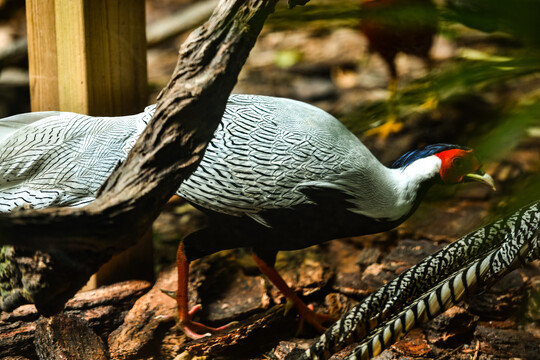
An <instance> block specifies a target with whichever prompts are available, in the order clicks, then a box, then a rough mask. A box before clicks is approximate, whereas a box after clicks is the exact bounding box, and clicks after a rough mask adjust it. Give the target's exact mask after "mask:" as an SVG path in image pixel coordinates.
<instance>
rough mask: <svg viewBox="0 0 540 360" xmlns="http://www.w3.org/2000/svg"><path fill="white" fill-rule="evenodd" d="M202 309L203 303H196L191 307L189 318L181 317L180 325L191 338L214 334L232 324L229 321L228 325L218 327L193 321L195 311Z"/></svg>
mask: <svg viewBox="0 0 540 360" xmlns="http://www.w3.org/2000/svg"><path fill="white" fill-rule="evenodd" d="M201 309H202V306H201V305H195V306H194V307H192V308H191V310H189V312H188V318H187V319H180V321H179V325H180V328H181V329H182V331H183V332H184V333H185V334H186V335H187V336H188V337H190V338H192V339H200V338H203V337H205V336H210V335H212V334H215V333H217V332H220V331H223V330H226V329H227V328H229V327H230V326H231V324H232V323H229V324H227V325H223V326H220V327H217V328H213V327H210V326H206V325H204V324H201V323H198V322H195V321H192V320H191V318H192V317H193V315H195V313H197V312H198V311H200V310H201Z"/></svg>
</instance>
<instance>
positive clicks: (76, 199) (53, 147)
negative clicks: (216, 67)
mask: <svg viewBox="0 0 540 360" xmlns="http://www.w3.org/2000/svg"><path fill="white" fill-rule="evenodd" d="M154 111H155V106H149V107H147V108H146V109H145V111H144V112H143V113H140V114H136V115H132V116H124V117H115V118H111V117H91V116H86V115H80V114H74V113H66V112H38V113H29V114H21V115H16V116H12V117H9V118H5V119H1V120H0V174H2V178H1V179H0V212H7V211H11V210H13V209H15V208H17V207H21V206H30V207H33V208H44V207H49V206H81V205H84V204H87V203H89V202H91V201H92V200H94V198H95V194H96V192H97V190H98V189H99V187H100V186H101V184H102V183H103V182H104V181H105V179H106V178H107V177H108V176H109V175H110V173H111V172H112V171H113V170H114V168H115V167H116V165H117V164H118V162H121V161H123V160H125V158H126V156H127V154H128V152H129V150H130V149H131V148H132V147H133V145H134V144H135V142H136V140H137V138H138V137H139V135H140V134H141V132H142V131H143V130H144V128H145V126H146V124H147V123H148V121H149V120H150V119H151V117H152V116H153V113H154ZM377 169H380V173H382V172H383V169H386V168H385V167H384V166H383V165H382V164H380V163H379V162H378V161H377V159H376V158H375V157H374V156H373V155H372V154H371V153H370V152H369V150H367V148H365V146H364V145H363V144H362V143H361V142H360V141H359V140H358V139H357V138H356V136H354V135H353V134H352V133H351V132H349V131H348V130H347V129H346V128H345V126H343V125H342V124H341V123H340V122H339V121H338V120H337V119H335V118H334V117H333V116H331V115H330V114H328V113H326V112H324V111H322V110H320V109H318V108H316V107H314V106H311V105H309V104H306V103H302V102H299V101H294V100H290V99H284V98H273V97H265V96H257V95H231V96H230V98H229V101H228V103H227V107H226V109H225V113H224V115H223V118H222V121H221V123H220V125H219V127H218V129H217V130H216V131H215V133H214V138H213V139H212V141H211V142H210V143H209V145H208V147H207V150H206V153H205V156H204V157H203V159H202V161H201V163H200V165H199V166H198V167H197V169H196V170H195V172H194V173H193V174H192V175H191V176H190V177H189V178H188V179H187V180H186V181H184V183H183V184H182V185H181V186H180V188H179V190H178V192H177V193H178V195H180V196H182V197H184V198H186V199H187V200H188V201H190V202H192V203H194V204H196V205H199V206H201V207H203V208H206V209H210V210H214V211H217V212H220V213H224V214H228V215H233V216H243V215H247V216H251V217H252V218H254V219H255V220H257V221H258V222H260V223H262V224H265V220H264V219H262V218H260V217H259V216H258V213H260V212H264V211H266V210H270V209H279V208H288V207H293V206H295V205H298V204H300V203H311V202H312V200H310V199H309V197H308V196H307V195H306V194H305V193H304V192H303V191H302V190H304V189H305V188H307V187H312V186H321V187H324V186H332V187H338V188H340V189H342V190H343V191H344V192H347V191H357V190H355V189H354V186H353V185H352V184H357V183H358V182H362V181H364V180H363V179H364V178H365V177H368V176H369V174H377V173H378V172H377ZM347 174H350V176H348V175H347ZM349 177H350V178H352V179H353V180H354V181H350V182H349V181H345V180H344V179H348V178H349ZM340 181H341V184H340V183H339V182H340ZM374 181H375V180H374ZM372 182H373V181H372ZM351 206H352V205H351ZM367 208H373V207H370V206H368V207H367ZM265 225H266V224H265Z"/></svg>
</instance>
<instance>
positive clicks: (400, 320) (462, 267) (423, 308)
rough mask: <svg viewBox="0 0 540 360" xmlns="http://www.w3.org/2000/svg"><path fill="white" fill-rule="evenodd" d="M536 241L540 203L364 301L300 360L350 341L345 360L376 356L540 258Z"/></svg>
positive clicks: (448, 249)
mask: <svg viewBox="0 0 540 360" xmlns="http://www.w3.org/2000/svg"><path fill="white" fill-rule="evenodd" d="M539 236H540V202H536V203H534V204H532V205H530V206H528V207H525V208H523V209H521V210H519V211H517V212H516V213H514V214H513V215H511V216H509V217H507V218H503V219H501V220H498V221H497V222H495V223H493V224H491V225H487V226H485V227H483V228H481V229H479V230H476V231H474V232H473V233H471V234H469V235H466V236H464V237H463V238H461V239H459V240H458V241H456V242H454V243H452V244H450V245H448V246H446V247H444V248H443V249H441V250H439V251H438V252H436V253H435V254H433V255H431V256H428V257H427V258H426V259H424V260H422V261H421V262H420V263H418V264H417V265H415V266H413V267H411V268H410V269H409V270H407V271H406V272H404V273H402V274H401V275H400V276H398V277H397V278H396V279H394V280H393V281H391V282H389V283H388V284H386V285H385V286H383V287H381V288H380V289H379V290H377V291H376V292H374V293H373V294H371V295H370V296H368V297H367V298H366V299H364V300H363V301H362V302H361V303H360V304H358V305H357V306H355V307H354V308H353V309H351V310H350V311H349V312H348V313H347V314H346V315H345V316H344V317H343V318H342V319H341V320H340V321H338V322H337V323H335V324H334V325H333V326H332V327H330V328H329V329H328V330H327V331H326V332H325V334H323V335H322V336H321V337H320V338H319V339H318V340H317V341H316V342H315V343H314V344H313V345H312V346H311V347H310V348H309V349H308V350H307V351H306V352H305V353H304V354H303V355H302V356H301V357H300V359H302V360H307V359H328V358H329V357H330V356H331V355H332V354H333V353H335V352H337V351H339V350H341V349H343V348H344V347H345V346H347V345H349V344H351V343H354V342H359V344H358V345H357V346H356V347H355V348H354V350H353V351H352V353H351V354H350V355H349V356H348V357H347V359H351V360H353V359H369V358H371V357H373V356H376V355H377V354H379V353H380V352H381V351H382V350H384V349H385V348H386V347H388V346H390V345H391V344H392V343H394V342H395V341H397V340H399V339H400V338H401V337H402V336H403V335H404V334H405V333H406V332H408V331H409V330H410V329H411V328H412V327H413V326H415V325H416V324H418V323H421V322H425V321H427V320H430V319H432V318H433V317H435V316H436V315H438V314H439V313H441V312H443V311H444V310H446V309H448V308H450V307H451V306H453V305H454V304H457V303H459V302H460V301H461V300H463V299H464V297H466V296H468V295H469V294H470V293H471V292H473V291H474V290H475V289H478V288H482V287H484V286H487V285H490V284H491V283H492V282H494V281H495V280H496V279H498V278H499V277H501V276H502V275H504V274H506V273H507V272H509V271H511V270H513V269H515V268H517V267H519V266H520V265H523V264H526V263H528V262H530V261H532V260H535V259H538V258H540V239H539Z"/></svg>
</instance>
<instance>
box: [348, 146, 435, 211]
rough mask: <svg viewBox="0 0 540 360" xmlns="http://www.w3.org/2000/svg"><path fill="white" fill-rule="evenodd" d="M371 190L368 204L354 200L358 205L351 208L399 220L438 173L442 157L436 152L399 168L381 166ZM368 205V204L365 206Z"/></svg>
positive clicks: (363, 200) (410, 208)
mask: <svg viewBox="0 0 540 360" xmlns="http://www.w3.org/2000/svg"><path fill="white" fill-rule="evenodd" d="M382 168H383V171H381V172H380V173H379V174H378V176H377V178H376V179H373V180H372V182H373V185H374V186H371V189H364V190H369V191H370V193H371V196H370V197H369V200H370V201H368V203H367V204H366V202H365V201H366V198H364V199H362V202H360V201H359V202H354V200H353V203H354V204H355V205H357V206H355V207H354V208H351V209H350V210H351V211H353V212H356V213H360V214H363V215H366V216H369V217H372V218H376V219H388V220H397V219H400V218H402V217H403V216H405V215H407V214H409V213H410V211H411V210H412V208H413V206H414V205H415V203H416V200H417V197H418V195H419V192H420V190H421V187H422V185H423V184H425V183H426V181H430V180H431V179H434V178H436V177H437V176H439V173H440V169H441V159H439V158H438V157H437V156H435V155H431V156H428V157H426V158H423V159H419V160H416V161H415V162H413V163H412V164H410V165H409V166H407V167H405V168H399V169H389V168H386V167H382ZM366 205H368V206H366Z"/></svg>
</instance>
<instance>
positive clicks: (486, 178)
mask: <svg viewBox="0 0 540 360" xmlns="http://www.w3.org/2000/svg"><path fill="white" fill-rule="evenodd" d="M464 179H467V180H470V181H478V182H481V183H484V184H486V185H489V187H491V188H492V189H493V191H496V190H497V188H496V187H495V181H494V180H493V178H492V177H491V175H489V174H486V173H484V172H483V171H480V172H478V173H476V174H467V175H465V176H464Z"/></svg>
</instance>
